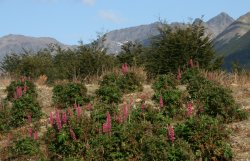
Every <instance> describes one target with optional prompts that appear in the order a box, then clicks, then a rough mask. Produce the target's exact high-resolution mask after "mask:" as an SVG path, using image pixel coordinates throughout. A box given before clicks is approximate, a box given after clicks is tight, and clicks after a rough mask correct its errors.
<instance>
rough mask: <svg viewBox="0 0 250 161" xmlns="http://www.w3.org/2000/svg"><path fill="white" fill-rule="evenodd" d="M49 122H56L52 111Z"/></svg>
mask: <svg viewBox="0 0 250 161" xmlns="http://www.w3.org/2000/svg"><path fill="white" fill-rule="evenodd" d="M49 122H50V124H51V125H53V123H54V118H53V113H52V112H50V116H49Z"/></svg>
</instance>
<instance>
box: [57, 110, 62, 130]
mask: <svg viewBox="0 0 250 161" xmlns="http://www.w3.org/2000/svg"><path fill="white" fill-rule="evenodd" d="M56 125H57V129H58V130H59V131H60V130H61V129H62V123H61V118H60V114H59V112H58V111H57V110H56Z"/></svg>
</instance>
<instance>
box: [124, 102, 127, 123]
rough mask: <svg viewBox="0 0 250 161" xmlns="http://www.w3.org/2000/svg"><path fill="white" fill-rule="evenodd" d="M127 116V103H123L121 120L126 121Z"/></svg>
mask: <svg viewBox="0 0 250 161" xmlns="http://www.w3.org/2000/svg"><path fill="white" fill-rule="evenodd" d="M127 118H128V106H127V104H124V106H123V120H124V121H126V120H127Z"/></svg>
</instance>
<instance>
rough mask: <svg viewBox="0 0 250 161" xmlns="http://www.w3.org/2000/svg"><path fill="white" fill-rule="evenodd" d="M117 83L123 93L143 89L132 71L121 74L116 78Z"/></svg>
mask: <svg viewBox="0 0 250 161" xmlns="http://www.w3.org/2000/svg"><path fill="white" fill-rule="evenodd" d="M117 85H118V87H119V89H120V90H121V91H122V92H123V93H131V92H135V91H142V89H143V87H142V84H141V82H140V80H139V78H138V77H137V76H136V74H135V73H132V72H129V73H127V74H125V75H121V76H120V77H119V79H118V80H117Z"/></svg>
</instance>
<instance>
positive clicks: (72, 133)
mask: <svg viewBox="0 0 250 161" xmlns="http://www.w3.org/2000/svg"><path fill="white" fill-rule="evenodd" d="M69 132H70V136H71V138H72V139H73V140H76V134H75V132H74V131H73V130H72V129H71V128H70V129H69Z"/></svg>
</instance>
